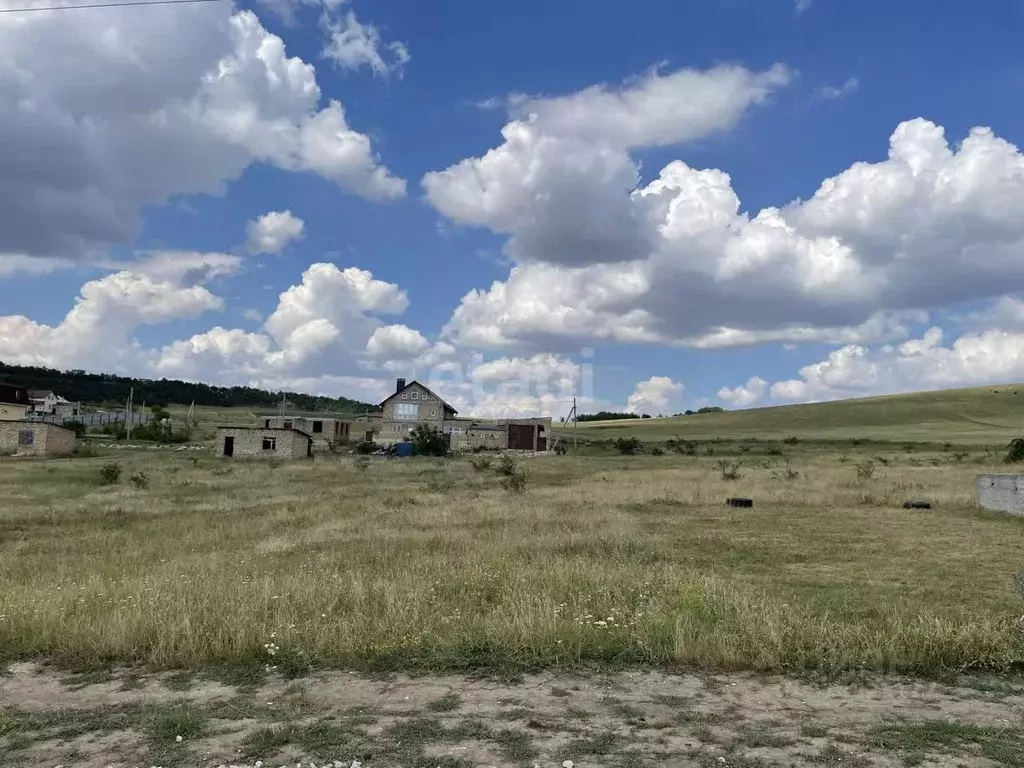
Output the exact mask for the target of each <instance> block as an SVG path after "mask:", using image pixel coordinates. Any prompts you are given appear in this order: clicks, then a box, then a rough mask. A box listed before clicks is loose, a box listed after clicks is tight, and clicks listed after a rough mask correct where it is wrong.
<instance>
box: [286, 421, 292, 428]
mask: <svg viewBox="0 0 1024 768" xmlns="http://www.w3.org/2000/svg"><path fill="white" fill-rule="evenodd" d="M293 424H294V422H291V421H286V422H285V423H284V428H285V429H291V428H292V425H293Z"/></svg>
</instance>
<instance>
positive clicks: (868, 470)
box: [854, 459, 875, 480]
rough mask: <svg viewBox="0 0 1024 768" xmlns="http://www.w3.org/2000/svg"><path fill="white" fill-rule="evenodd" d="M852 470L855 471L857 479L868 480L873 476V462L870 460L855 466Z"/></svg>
mask: <svg viewBox="0 0 1024 768" xmlns="http://www.w3.org/2000/svg"><path fill="white" fill-rule="evenodd" d="M854 469H855V470H856V471H857V477H858V478H860V479H861V480H870V479H871V478H872V477H874V476H875V462H873V461H871V460H870V459H869V460H868V461H862V462H860V463H859V464H855V465H854Z"/></svg>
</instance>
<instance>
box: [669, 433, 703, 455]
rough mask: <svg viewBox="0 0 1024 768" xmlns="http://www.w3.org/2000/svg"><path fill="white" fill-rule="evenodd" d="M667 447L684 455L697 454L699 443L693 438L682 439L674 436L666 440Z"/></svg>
mask: <svg viewBox="0 0 1024 768" xmlns="http://www.w3.org/2000/svg"><path fill="white" fill-rule="evenodd" d="M665 448H667V449H668V450H670V451H675V452H676V453H679V454H682V455H683V456H696V455H697V443H695V442H694V441H693V440H682V439H680V438H678V437H673V438H670V439H669V440H666V441H665Z"/></svg>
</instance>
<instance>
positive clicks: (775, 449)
mask: <svg viewBox="0 0 1024 768" xmlns="http://www.w3.org/2000/svg"><path fill="white" fill-rule="evenodd" d="M764 452H765V453H767V454H768V455H769V456H781V455H782V454H783V453H784V451H783V450H782V446H781V445H779V444H778V443H768V446H767V447H766V448H765V449H764Z"/></svg>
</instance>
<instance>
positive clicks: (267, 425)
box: [263, 419, 270, 429]
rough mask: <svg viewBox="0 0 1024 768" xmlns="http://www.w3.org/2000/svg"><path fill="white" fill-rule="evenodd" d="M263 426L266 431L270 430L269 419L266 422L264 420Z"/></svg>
mask: <svg viewBox="0 0 1024 768" xmlns="http://www.w3.org/2000/svg"><path fill="white" fill-rule="evenodd" d="M263 426H264V427H265V428H266V429H270V419H267V420H266V422H265V423H264V424H263Z"/></svg>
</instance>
